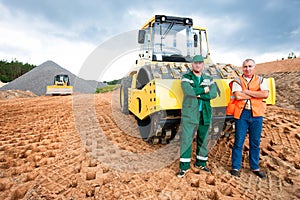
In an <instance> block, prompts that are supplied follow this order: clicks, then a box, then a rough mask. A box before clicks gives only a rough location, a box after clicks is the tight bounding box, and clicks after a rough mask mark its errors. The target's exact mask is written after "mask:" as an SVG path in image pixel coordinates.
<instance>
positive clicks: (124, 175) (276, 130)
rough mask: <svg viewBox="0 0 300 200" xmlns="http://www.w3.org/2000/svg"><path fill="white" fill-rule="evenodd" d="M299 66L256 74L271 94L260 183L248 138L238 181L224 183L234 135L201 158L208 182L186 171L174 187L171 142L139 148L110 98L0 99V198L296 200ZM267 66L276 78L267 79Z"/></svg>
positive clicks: (175, 155) (299, 187)
mask: <svg viewBox="0 0 300 200" xmlns="http://www.w3.org/2000/svg"><path fill="white" fill-rule="evenodd" d="M299 60H300V59H293V60H292V61H290V60H288V61H275V62H272V63H264V64H260V65H258V69H257V70H258V71H259V73H260V74H264V71H263V70H262V71H260V70H261V68H262V66H266V67H265V72H266V73H265V74H264V76H271V77H274V78H275V81H276V84H277V85H276V88H277V94H278V96H277V97H278V101H277V105H276V106H269V107H268V108H267V112H266V116H265V119H264V124H263V132H262V139H261V160H260V166H261V169H262V170H264V171H266V173H267V178H266V179H260V178H258V177H257V176H255V175H254V174H253V173H251V171H250V168H249V164H248V163H249V160H248V152H249V144H248V139H247V140H246V142H245V146H244V150H243V161H242V171H241V177H239V178H237V177H233V176H231V175H230V174H229V170H230V166H231V148H232V146H233V135H230V136H229V137H223V138H220V139H219V140H218V142H217V143H216V144H215V145H214V146H213V147H212V149H211V150H210V153H209V162H208V167H209V168H210V169H211V171H212V173H211V174H207V173H205V172H202V171H201V172H200V171H199V170H197V169H195V168H194V167H192V170H191V171H189V172H188V173H187V175H186V176H185V177H184V178H177V177H176V173H177V171H178V166H179V151H178V150H179V142H178V140H176V139H175V140H174V141H173V142H171V143H170V144H167V145H154V146H151V145H149V144H147V143H146V142H144V141H143V140H141V139H140V138H139V137H138V132H137V125H136V123H135V119H134V117H132V116H130V115H126V116H124V115H123V114H121V113H120V111H119V107H118V100H119V99H118V98H119V97H118V91H115V92H110V93H105V94H95V95H93V94H76V95H73V96H53V97H51V96H39V97H32V98H9V99H2V100H0V107H1V109H0V116H1V117H0V199H222V200H223V199H230V200H231V199H299V198H300V153H299V152H300V108H299V103H300V102H299V84H300V78H299V77H300V76H299V73H300V72H299V71H300V67H299ZM291 62H294V65H295V63H298V65H297V68H296V70H292V68H293V67H294V66H291V65H290V63H291ZM276 64H277V65H278V64H280V65H281V67H280V71H277V72H274V71H268V70H267V68H268V66H274V65H276ZM194 151H195V147H194ZM192 161H193V162H194V161H195V158H194V156H193V159H192Z"/></svg>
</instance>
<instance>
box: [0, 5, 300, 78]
mask: <svg viewBox="0 0 300 200" xmlns="http://www.w3.org/2000/svg"><path fill="white" fill-rule="evenodd" d="M299 6H300V1H298V0H272V1H270V0H268V1H259V0H253V1H247V2H245V1H238V0H230V1H227V0H226V1H225V0H216V1H196V0H191V1H188V2H186V1H179V0H175V1H169V0H168V1H146V2H143V1H138V0H132V1H129V2H127V1H121V0H116V1H92V0H87V1H82V0H74V1H68V0H61V1H52V0H43V1H39V2H38V3H37V1H36V0H27V1H17V0H10V1H4V0H0V59H8V60H9V59H12V58H17V59H18V60H20V61H22V62H30V63H33V64H41V63H42V62H44V61H46V60H49V59H51V60H53V61H55V62H57V63H58V64H60V65H61V66H62V67H65V68H67V69H69V70H70V71H72V72H74V73H76V72H77V71H78V70H79V68H80V67H81V64H82V63H84V61H85V59H86V58H87V57H88V56H89V54H90V53H91V52H92V51H93V50H94V49H96V47H97V46H100V45H101V44H103V43H105V42H106V41H108V40H110V39H112V38H114V37H116V36H118V35H120V34H122V33H125V32H127V31H131V30H137V29H139V28H140V27H141V26H142V25H143V24H144V23H145V22H146V21H147V20H149V19H150V18H151V17H152V16H153V15H155V14H166V15H173V16H182V17H192V18H193V19H194V22H195V24H196V25H199V26H203V27H206V28H207V31H208V36H209V43H210V47H211V54H212V58H213V60H214V61H215V62H226V63H234V64H240V62H241V61H242V60H243V59H244V58H247V57H253V58H258V60H265V59H271V60H272V56H274V58H273V60H274V59H278V57H279V58H281V57H284V56H286V55H287V54H288V53H289V52H291V51H293V52H295V53H296V55H298V54H299V52H300V46H299V45H298V44H299V43H300V37H299V32H300V31H299V30H300V28H299V24H300V15H299V12H298V8H299ZM125 40H126V39H125ZM132 45H134V46H136V47H137V46H138V45H137V43H136V42H135V43H134V44H132ZM114 48H119V47H118V46H116V47H114ZM271 60H270V61H271ZM133 62H134V61H133Z"/></svg>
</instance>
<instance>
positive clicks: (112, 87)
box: [96, 84, 120, 93]
mask: <svg viewBox="0 0 300 200" xmlns="http://www.w3.org/2000/svg"><path fill="white" fill-rule="evenodd" d="M119 86H120V84H116V85H107V86H104V87H103V88H97V89H96V93H106V92H111V91H114V90H116V89H118V88H119Z"/></svg>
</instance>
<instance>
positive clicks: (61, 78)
mask: <svg viewBox="0 0 300 200" xmlns="http://www.w3.org/2000/svg"><path fill="white" fill-rule="evenodd" d="M72 93H73V86H72V85H70V80H69V76H68V75H66V74H58V75H56V76H55V77H54V83H53V85H48V86H47V89H46V95H71V94H72Z"/></svg>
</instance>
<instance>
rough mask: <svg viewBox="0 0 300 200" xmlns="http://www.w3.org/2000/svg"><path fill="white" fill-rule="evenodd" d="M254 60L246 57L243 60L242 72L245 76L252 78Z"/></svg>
mask: <svg viewBox="0 0 300 200" xmlns="http://www.w3.org/2000/svg"><path fill="white" fill-rule="evenodd" d="M255 66H256V65H255V61H254V60H253V59H250V58H248V59H246V60H245V61H244V62H243V66H242V67H243V74H244V76H245V77H247V78H252V76H253V75H254V72H255Z"/></svg>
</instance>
